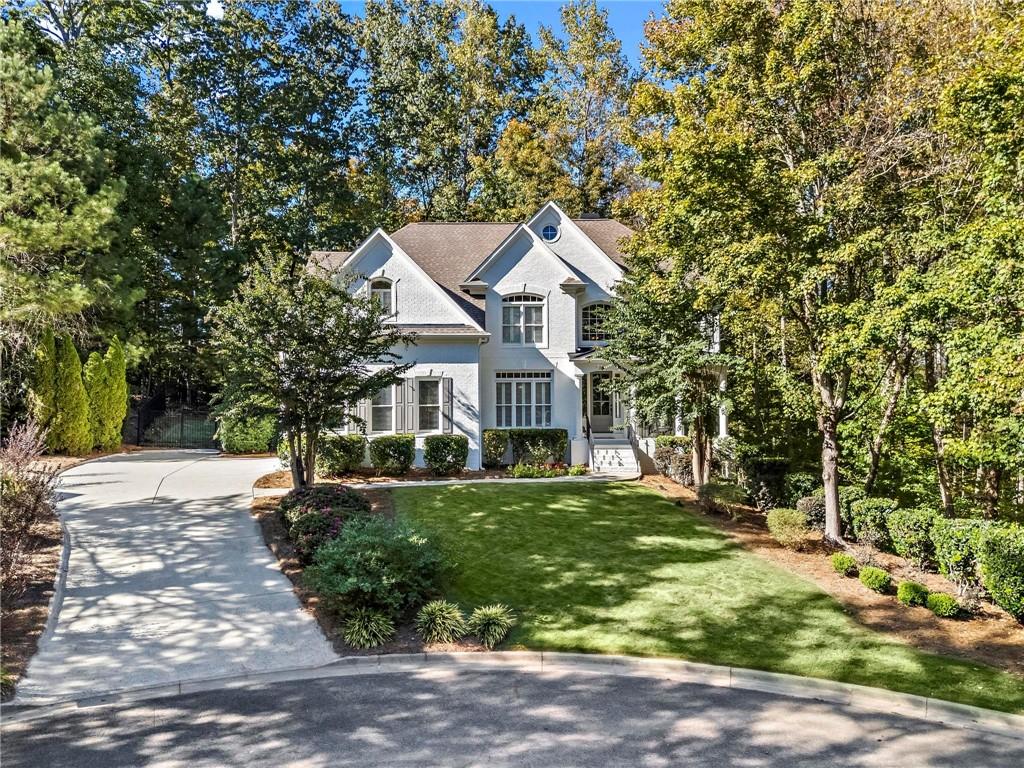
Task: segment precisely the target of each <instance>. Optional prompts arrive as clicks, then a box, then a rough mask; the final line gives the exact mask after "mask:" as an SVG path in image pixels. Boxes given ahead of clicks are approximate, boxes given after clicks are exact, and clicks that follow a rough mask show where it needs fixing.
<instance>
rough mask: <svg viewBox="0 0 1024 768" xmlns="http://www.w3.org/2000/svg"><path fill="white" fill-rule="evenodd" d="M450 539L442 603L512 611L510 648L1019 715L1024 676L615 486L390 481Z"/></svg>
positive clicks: (404, 507) (406, 508)
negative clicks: (953, 654)
mask: <svg viewBox="0 0 1024 768" xmlns="http://www.w3.org/2000/svg"><path fill="white" fill-rule="evenodd" d="M394 493H395V500H396V505H397V507H398V510H399V512H400V513H404V514H406V515H408V516H409V517H411V518H412V519H413V520H414V521H415V522H416V523H417V524H418V525H420V526H421V527H423V528H424V529H426V530H427V531H429V532H431V533H432V534H434V537H435V538H436V539H437V540H438V541H439V542H441V543H442V545H443V546H446V547H447V548H448V552H449V555H450V557H452V558H453V559H454V560H455V561H456V562H457V564H458V567H459V572H458V575H457V577H456V579H455V583H454V584H453V585H452V587H451V590H450V593H449V596H450V597H452V598H454V599H457V600H459V601H460V602H461V603H463V604H464V605H465V606H466V607H470V606H475V605H480V604H484V603H489V602H504V603H507V604H508V605H510V606H512V607H514V608H515V609H516V610H517V611H518V612H519V614H520V623H519V626H518V627H517V628H516V629H515V630H514V632H513V633H512V635H511V636H510V638H509V642H508V645H509V646H511V647H516V646H517V645H518V646H524V647H529V648H546V649H551V650H576V651H589V652H601V653H629V654H638V655H653V656H680V657H684V658H689V659H693V660H698V661H706V662H711V663H716V664H726V665H735V666H742V667H750V668H755V669H766V670H772V671H777V672H788V673H792V674H798V675H807V676H812V677H825V678H829V679H834V680H840V681H846V682H853V683H859V684H863V685H875V686H884V687H889V688H894V689H897V690H904V691H910V692H914V693H918V694H922V695H932V696H936V697H939V698H952V699H957V700H961V701H965V702H970V703H975V704H979V705H981V706H988V707H993V708H999V709H1008V710H1011V711H1022V710H1024V681H1022V680H1020V679H1019V678H1015V677H1011V676H1010V675H1007V674H1004V673H1000V672H999V671H998V670H995V669H993V668H990V667H983V666H981V665H978V664H971V663H968V662H963V661H959V660H954V659H949V658H945V657H939V656H933V655H929V654H925V653H922V652H919V651H916V650H915V649H913V648H910V647H908V646H906V645H904V644H901V643H898V642H894V641H892V640H890V639H888V638H886V637H885V636H884V635H881V634H878V633H875V632H873V631H871V630H868V629H866V628H865V627H863V626H861V625H858V624H857V623H855V622H854V621H853V620H852V619H851V618H850V616H849V615H848V614H847V613H846V612H844V610H843V608H842V606H841V605H840V604H839V603H838V602H837V601H835V600H833V599H832V598H831V597H830V596H828V595H827V594H825V593H824V592H822V591H821V590H820V589H818V588H817V587H816V586H815V585H814V584H813V583H811V582H810V581H807V580H805V579H802V578H799V577H797V576H794V575H793V574H790V573H787V572H785V571H783V570H781V569H779V568H777V567H776V566H774V565H772V564H770V563H768V562H767V561H765V560H763V559H761V558H759V557H757V556H755V555H752V554H750V553H749V552H746V551H745V550H743V549H742V548H741V547H739V546H738V545H737V544H735V543H733V542H732V541H731V540H730V539H728V538H727V537H726V536H725V535H724V534H723V533H721V532H720V531H718V530H716V529H715V528H714V527H712V526H711V525H709V524H708V523H706V522H704V521H702V520H701V519H699V518H697V517H694V516H693V515H692V514H691V513H689V512H687V511H685V510H683V509H681V508H680V507H678V506H676V505H674V504H672V503H671V502H668V501H666V500H664V499H663V498H661V497H660V496H658V495H656V494H655V493H653V492H651V491H647V490H644V489H641V488H638V487H637V486H635V485H626V484H600V485H599V484H593V485H585V486H584V485H578V486H575V487H574V488H572V489H571V490H568V489H564V488H559V487H557V486H542V485H531V486H525V485H524V486H518V487H517V486H501V489H500V491H497V490H496V489H495V488H494V487H490V488H488V487H487V486H462V487H452V488H447V489H429V490H428V489H422V490H421V489H408V488H406V489H396V490H395V491H394Z"/></svg>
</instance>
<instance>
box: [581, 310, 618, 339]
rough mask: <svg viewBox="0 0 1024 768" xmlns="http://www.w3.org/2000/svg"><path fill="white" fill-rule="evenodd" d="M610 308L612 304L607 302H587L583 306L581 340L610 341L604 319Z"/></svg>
mask: <svg viewBox="0 0 1024 768" xmlns="http://www.w3.org/2000/svg"><path fill="white" fill-rule="evenodd" d="M609 309H611V304H608V303H607V302H597V303H596V304H587V306H585V307H584V308H583V318H582V320H583V323H582V328H581V333H580V339H581V341H587V342H595V341H608V332H607V331H606V330H605V329H604V319H605V317H606V316H607V314H608V310H609Z"/></svg>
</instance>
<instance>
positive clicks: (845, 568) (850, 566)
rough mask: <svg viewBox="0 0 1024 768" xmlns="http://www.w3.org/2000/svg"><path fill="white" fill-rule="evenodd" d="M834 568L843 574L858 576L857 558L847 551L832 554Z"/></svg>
mask: <svg viewBox="0 0 1024 768" xmlns="http://www.w3.org/2000/svg"><path fill="white" fill-rule="evenodd" d="M832 568H833V569H834V570H835V572H836V573H840V574H842V575H843V576H856V575H857V558H855V557H854V556H853V555H848V554H846V553H845V552H836V553H835V554H834V555H832Z"/></svg>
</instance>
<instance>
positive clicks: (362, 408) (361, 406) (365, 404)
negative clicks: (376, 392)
mask: <svg viewBox="0 0 1024 768" xmlns="http://www.w3.org/2000/svg"><path fill="white" fill-rule="evenodd" d="M356 416H358V417H359V418H360V419H362V420H363V424H361V425H360V426H359V427H358V429H359V431H363V430H365V431H367V432H369V431H370V401H369V400H360V401H359V402H358V403H356Z"/></svg>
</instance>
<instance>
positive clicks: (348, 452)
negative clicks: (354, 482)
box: [316, 434, 366, 477]
mask: <svg viewBox="0 0 1024 768" xmlns="http://www.w3.org/2000/svg"><path fill="white" fill-rule="evenodd" d="M365 460H366V438H365V437H363V436H362V435H359V434H351V435H334V434H331V435H324V436H323V437H321V438H320V450H319V451H318V453H317V457H316V461H317V464H316V473H317V474H318V475H321V476H322V477H338V476H340V475H344V474H347V473H348V472H351V471H352V470H354V469H358V468H359V467H360V466H361V465H362V463H363V462H364V461H365Z"/></svg>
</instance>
